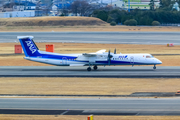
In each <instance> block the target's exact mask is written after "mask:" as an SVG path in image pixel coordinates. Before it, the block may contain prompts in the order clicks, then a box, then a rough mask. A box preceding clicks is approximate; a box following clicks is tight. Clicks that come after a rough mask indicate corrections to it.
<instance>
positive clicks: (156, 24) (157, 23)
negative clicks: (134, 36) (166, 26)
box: [152, 21, 160, 26]
mask: <svg viewBox="0 0 180 120" xmlns="http://www.w3.org/2000/svg"><path fill="white" fill-rule="evenodd" d="M159 25H160V23H159V22H158V21H153V22H152V26H159Z"/></svg>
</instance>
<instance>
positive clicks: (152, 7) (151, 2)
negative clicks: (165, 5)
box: [149, 0, 154, 10]
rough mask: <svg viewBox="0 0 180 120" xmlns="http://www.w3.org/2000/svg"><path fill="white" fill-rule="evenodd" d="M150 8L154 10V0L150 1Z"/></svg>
mask: <svg viewBox="0 0 180 120" xmlns="http://www.w3.org/2000/svg"><path fill="white" fill-rule="evenodd" d="M149 6H150V10H154V0H151V1H150V3H149Z"/></svg>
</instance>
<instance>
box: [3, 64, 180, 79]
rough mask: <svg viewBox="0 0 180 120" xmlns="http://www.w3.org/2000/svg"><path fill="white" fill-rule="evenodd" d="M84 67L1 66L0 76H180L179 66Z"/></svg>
mask: <svg viewBox="0 0 180 120" xmlns="http://www.w3.org/2000/svg"><path fill="white" fill-rule="evenodd" d="M86 69H87V66H86V67H69V66H68V67H62V66H1V67H0V77H119V78H159V77H160V78H161V77H164V78H180V74H179V73H180V67H168V66H167V67H164V66H157V69H156V70H153V66H134V67H132V66H107V67H103V66H100V67H98V70H96V71H95V70H92V71H90V72H89V71H87V70H86Z"/></svg>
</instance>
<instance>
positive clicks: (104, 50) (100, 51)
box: [96, 49, 106, 53]
mask: <svg viewBox="0 0 180 120" xmlns="http://www.w3.org/2000/svg"><path fill="white" fill-rule="evenodd" d="M103 52H106V49H102V50H99V51H97V52H96V53H103Z"/></svg>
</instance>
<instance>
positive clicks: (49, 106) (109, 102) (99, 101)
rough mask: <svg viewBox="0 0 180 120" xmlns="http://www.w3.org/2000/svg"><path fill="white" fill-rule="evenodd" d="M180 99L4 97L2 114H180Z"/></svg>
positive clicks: (1, 101) (1, 100)
mask: <svg viewBox="0 0 180 120" xmlns="http://www.w3.org/2000/svg"><path fill="white" fill-rule="evenodd" d="M179 101H180V98H149V99H147V98H0V106H1V108H0V114H40V115H41V114H42V115H45V114H48V115H49V114H51V115H54V114H55V115H58V114H59V115H90V114H94V115H140V116H141V115H180V102H179Z"/></svg>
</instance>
